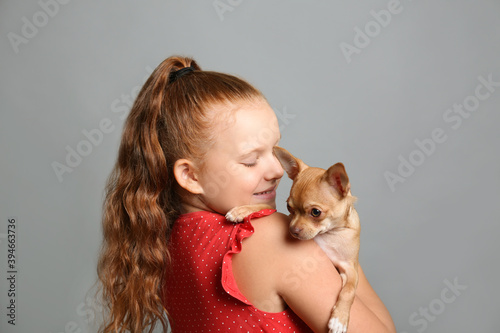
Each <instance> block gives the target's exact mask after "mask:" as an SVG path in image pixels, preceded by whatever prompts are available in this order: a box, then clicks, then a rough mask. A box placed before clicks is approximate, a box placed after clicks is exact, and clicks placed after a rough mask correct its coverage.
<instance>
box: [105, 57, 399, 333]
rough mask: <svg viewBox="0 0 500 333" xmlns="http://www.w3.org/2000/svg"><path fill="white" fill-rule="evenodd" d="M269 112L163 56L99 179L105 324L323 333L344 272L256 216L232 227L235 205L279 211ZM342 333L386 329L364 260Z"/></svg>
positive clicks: (235, 83) (275, 134) (266, 217)
mask: <svg viewBox="0 0 500 333" xmlns="http://www.w3.org/2000/svg"><path fill="white" fill-rule="evenodd" d="M279 139H280V132H279V126H278V121H277V118H276V116H275V114H274V112H273V110H272V109H271V108H270V106H269V105H268V103H267V102H266V99H265V98H264V96H263V95H262V94H261V93H260V92H259V91H258V90H257V89H255V88H254V87H252V86H251V85H250V84H248V83H247V82H245V81H243V80H241V79H239V78H236V77H234V76H231V75H226V74H222V73H217V72H211V71H202V70H201V69H200V67H199V66H198V65H197V64H196V62H195V61H194V60H193V59H190V58H185V57H177V56H175V57H170V58H168V59H166V60H165V61H163V62H162V63H161V64H160V65H159V66H158V67H157V68H156V69H155V70H154V72H153V73H152V74H151V76H150V77H149V79H148V80H147V81H146V83H145V84H144V86H143V88H142V90H141V91H140V93H139V95H138V97H137V99H136V101H135V103H134V105H133V107H132V110H131V112H130V114H129V116H128V118H127V120H126V123H125V127H124V131H123V136H122V141H121V145H120V149H119V154H118V160H117V162H116V165H115V168H114V170H113V172H112V174H111V176H110V178H109V180H108V184H107V188H106V198H105V202H104V209H103V211H104V213H103V234H104V241H103V247H102V251H101V255H100V260H99V264H98V276H99V280H100V282H101V286H102V296H103V298H104V300H105V304H106V305H107V308H108V309H109V311H108V312H109V313H107V314H106V316H107V317H106V320H105V322H104V323H103V325H102V327H101V332H124V331H126V330H128V331H131V332H143V331H149V332H152V329H153V327H154V325H155V324H156V323H158V322H159V323H160V324H161V325H162V327H163V329H164V331H166V328H167V326H168V323H167V321H166V319H165V316H164V314H165V313H166V315H167V316H168V318H169V322H170V324H171V329H172V330H173V332H212V331H223V332H227V331H236V332H311V330H313V331H315V332H326V331H327V322H328V319H329V315H330V312H331V309H332V308H333V305H334V303H335V300H336V297H337V295H338V292H339V290H340V287H341V284H342V282H341V279H340V276H339V274H338V272H337V271H336V270H335V268H334V266H333V265H332V264H331V262H330V261H329V259H328V258H327V257H326V255H325V254H324V253H323V252H322V251H321V250H319V247H318V246H317V245H316V243H315V242H314V241H299V240H295V239H293V238H292V237H290V236H289V234H288V223H289V220H288V218H287V216H285V215H282V214H279V213H276V212H275V210H263V211H260V212H258V213H255V214H252V215H251V216H249V217H247V219H246V220H245V222H244V223H240V224H233V223H230V222H228V221H227V220H226V219H225V218H224V215H225V214H226V213H227V212H228V211H229V210H230V209H231V208H233V207H235V206H240V205H247V204H255V203H266V204H268V205H271V206H272V207H275V197H276V187H277V186H278V183H279V181H280V179H281V177H282V176H283V169H282V168H281V165H280V164H279V162H278V160H277V159H276V157H275V156H274V155H273V152H272V148H273V146H275V145H277V144H278V141H279ZM349 332H352V333H355V332H364V333H366V332H395V329H394V325H393V323H392V320H391V318H390V315H389V313H388V312H387V310H386V308H385V306H384V305H383V303H382V302H381V300H380V299H379V298H378V296H377V295H376V294H375V292H374V291H373V289H372V288H371V287H370V285H369V283H368V281H367V280H366V277H365V276H364V274H363V271H362V270H361V268H360V282H359V285H358V290H357V296H356V300H355V301H354V304H353V306H352V309H351V320H350V324H349Z"/></svg>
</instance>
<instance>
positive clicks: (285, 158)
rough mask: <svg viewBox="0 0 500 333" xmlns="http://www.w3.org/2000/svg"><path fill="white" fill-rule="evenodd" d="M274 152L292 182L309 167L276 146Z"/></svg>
mask: <svg viewBox="0 0 500 333" xmlns="http://www.w3.org/2000/svg"><path fill="white" fill-rule="evenodd" d="M273 152H274V155H276V157H277V158H278V161H280V163H281V166H282V167H283V169H285V171H286V173H287V174H288V177H290V179H291V180H294V179H295V177H297V175H298V174H299V172H301V171H302V170H304V169H306V168H308V167H309V166H308V165H307V164H305V163H304V162H302V160H300V159H298V158H296V157H295V156H293V155H292V154H290V153H289V152H288V151H287V150H286V149H284V148H281V147H278V146H275V147H274V148H273Z"/></svg>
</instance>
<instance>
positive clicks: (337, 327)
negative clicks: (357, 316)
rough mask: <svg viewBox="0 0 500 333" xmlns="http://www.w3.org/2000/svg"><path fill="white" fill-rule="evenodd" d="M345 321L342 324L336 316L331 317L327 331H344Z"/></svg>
mask: <svg viewBox="0 0 500 333" xmlns="http://www.w3.org/2000/svg"><path fill="white" fill-rule="evenodd" d="M346 332H347V323H345V324H343V323H342V322H341V321H340V320H339V319H338V318H336V317H334V318H331V319H330V321H329V322H328V333H346Z"/></svg>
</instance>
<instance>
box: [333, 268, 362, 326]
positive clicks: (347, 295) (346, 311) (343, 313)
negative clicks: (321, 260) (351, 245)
mask: <svg viewBox="0 0 500 333" xmlns="http://www.w3.org/2000/svg"><path fill="white" fill-rule="evenodd" d="M335 266H336V267H337V269H338V270H339V273H340V277H341V278H342V289H341V290H340V293H339V295H338V298H337V302H336V303H335V306H334V308H333V310H332V314H331V316H330V321H329V322H328V328H329V332H330V333H346V332H347V326H348V324H349V316H350V312H351V306H352V303H353V301H354V296H355V293H356V287H357V286H358V267H357V266H358V265H357V263H354V262H341V263H339V264H338V265H337V264H336V265H335Z"/></svg>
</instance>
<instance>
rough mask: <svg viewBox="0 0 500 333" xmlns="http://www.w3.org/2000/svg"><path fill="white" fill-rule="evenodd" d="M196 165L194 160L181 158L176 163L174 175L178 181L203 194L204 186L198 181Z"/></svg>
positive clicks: (188, 188)
mask: <svg viewBox="0 0 500 333" xmlns="http://www.w3.org/2000/svg"><path fill="white" fill-rule="evenodd" d="M196 171H197V169H196V167H195V165H194V164H193V162H192V161H190V160H187V159H180V160H177V161H175V163H174V177H175V180H177V183H178V184H179V185H180V186H181V187H182V188H184V189H185V190H187V191H189V192H191V193H193V194H202V193H203V188H202V187H201V184H200V182H199V181H198V176H197V174H196Z"/></svg>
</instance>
